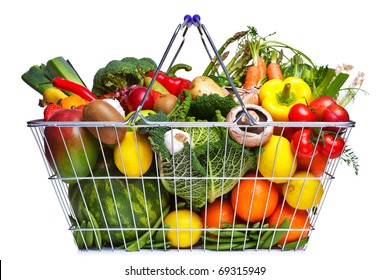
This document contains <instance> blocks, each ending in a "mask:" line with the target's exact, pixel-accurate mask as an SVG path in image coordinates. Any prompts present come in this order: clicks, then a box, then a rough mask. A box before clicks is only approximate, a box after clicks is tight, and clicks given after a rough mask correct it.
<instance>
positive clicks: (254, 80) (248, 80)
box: [244, 64, 260, 89]
mask: <svg viewBox="0 0 390 280" xmlns="http://www.w3.org/2000/svg"><path fill="white" fill-rule="evenodd" d="M259 80H260V67H259V66H258V65H254V64H252V65H251V66H249V67H248V70H247V72H246V76H245V82H244V89H249V88H250V87H253V86H257V84H258V82H259Z"/></svg>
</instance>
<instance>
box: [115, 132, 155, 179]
mask: <svg viewBox="0 0 390 280" xmlns="http://www.w3.org/2000/svg"><path fill="white" fill-rule="evenodd" d="M152 160H153V151H152V147H151V145H150V143H149V140H148V138H147V137H146V136H145V135H143V134H139V133H138V132H136V131H127V132H126V134H125V137H124V138H123V140H122V141H121V142H120V143H119V144H117V145H116V146H115V147H114V162H115V165H116V167H117V168H118V169H119V170H120V171H121V172H122V173H123V174H124V175H126V176H129V177H133V176H134V177H139V176H141V175H143V174H145V173H146V171H148V169H149V168H150V166H151V165H152Z"/></svg>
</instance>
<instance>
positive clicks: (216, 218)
mask: <svg viewBox="0 0 390 280" xmlns="http://www.w3.org/2000/svg"><path fill="white" fill-rule="evenodd" d="M200 216H201V217H202V220H203V223H204V225H205V226H206V227H208V228H211V227H213V228H223V226H222V222H227V223H230V224H234V209H233V206H232V204H231V203H230V201H229V200H228V199H223V198H221V197H220V198H217V199H216V200H215V201H214V202H212V203H207V204H206V205H205V206H204V207H202V209H201V210H200Z"/></svg>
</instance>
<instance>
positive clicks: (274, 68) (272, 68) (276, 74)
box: [267, 51, 283, 80]
mask: <svg viewBox="0 0 390 280" xmlns="http://www.w3.org/2000/svg"><path fill="white" fill-rule="evenodd" d="M267 77H268V80H272V79H281V80H283V74H282V70H280V65H279V62H278V58H277V52H276V51H273V52H272V56H271V62H270V63H269V64H268V67H267Z"/></svg>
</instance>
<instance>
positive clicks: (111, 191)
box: [28, 15, 355, 251]
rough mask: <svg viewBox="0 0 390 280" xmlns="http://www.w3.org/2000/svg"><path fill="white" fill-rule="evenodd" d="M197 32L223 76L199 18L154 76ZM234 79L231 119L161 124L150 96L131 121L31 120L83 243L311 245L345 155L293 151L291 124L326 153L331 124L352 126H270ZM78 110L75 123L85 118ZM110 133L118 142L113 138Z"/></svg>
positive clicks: (122, 246)
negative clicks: (147, 108)
mask: <svg viewBox="0 0 390 280" xmlns="http://www.w3.org/2000/svg"><path fill="white" fill-rule="evenodd" d="M191 26H195V27H196V28H197V29H198V30H199V32H200V35H201V39H202V42H203V44H204V45H205V49H206V50H207V51H208V48H207V42H206V41H205V40H204V36H205V37H206V38H207V40H208V43H209V44H210V45H211V48H212V50H213V51H214V53H215V55H216V56H217V58H218V59H219V60H220V64H221V66H222V68H223V69H224V70H225V71H226V69H225V68H224V64H223V61H222V60H221V58H220V56H219V54H218V51H217V50H216V48H215V46H214V44H213V42H212V40H211V38H210V35H209V34H208V32H207V30H206V28H205V26H204V25H203V24H201V23H200V17H199V16H197V15H196V16H194V17H190V16H186V17H185V18H184V22H183V23H182V24H179V26H178V27H177V29H176V30H175V32H174V35H173V37H172V40H171V41H170V43H169V45H168V48H167V50H166V52H165V53H164V55H163V58H162V59H161V62H160V64H159V65H158V67H157V70H156V73H157V72H158V71H159V70H160V69H161V67H162V65H163V64H164V61H165V59H166V57H167V54H168V52H169V51H170V48H171V46H172V44H173V41H174V40H175V38H176V36H177V34H178V33H179V32H180V31H183V41H182V42H181V44H180V46H179V49H178V51H177V52H176V54H175V56H174V59H173V61H172V63H171V65H170V67H171V66H172V64H173V62H174V60H175V59H176V57H177V55H178V53H179V51H180V49H181V48H182V46H183V44H184V36H185V34H186V32H187V30H188V28H190V27H191ZM208 54H209V56H210V57H211V54H210V52H209V51H208ZM227 77H228V79H229V80H230V82H231V86H232V89H233V93H234V95H235V96H236V97H237V100H238V106H237V107H236V108H235V112H236V114H235V115H234V116H233V117H232V119H230V120H228V119H226V120H224V121H201V122H198V121H194V122H190V121H181V122H177V121H170V120H168V119H165V120H164V119H161V118H160V117H161V114H159V113H157V114H154V115H149V116H143V115H142V114H141V108H142V105H143V102H145V98H146V95H145V98H144V100H143V102H141V105H140V106H139V107H138V109H137V110H136V112H135V114H134V115H133V116H132V118H131V119H130V120H129V121H127V122H125V123H118V122H89V121H42V120H34V121H30V122H28V127H29V128H30V129H31V131H32V133H33V135H34V138H35V140H36V143H37V145H38V148H39V150H40V152H41V154H42V158H43V161H44V164H45V166H46V170H47V172H48V176H49V180H50V181H51V183H52V185H53V188H54V190H55V193H56V196H57V198H58V201H59V203H60V205H61V208H62V210H63V213H64V215H65V219H66V222H67V226H68V228H69V230H70V231H71V232H72V235H73V237H74V241H75V243H76V245H77V247H78V248H80V249H83V250H101V251H102V250H107V249H108V250H127V251H138V250H141V249H151V250H157V249H159V250H168V249H172V248H175V249H201V250H218V251H222V250H260V249H266V250H274V249H277V250H298V249H305V248H306V246H307V244H308V240H309V238H310V235H311V234H312V231H313V230H314V228H315V224H316V221H317V218H318V216H319V214H320V212H321V209H322V206H323V204H324V200H325V197H326V194H327V192H328V190H329V188H330V185H331V182H332V181H333V179H334V178H335V171H336V168H337V166H338V163H339V161H340V157H336V158H333V157H332V156H330V155H329V156H328V157H325V156H321V157H320V158H319V157H318V156H317V154H316V153H313V155H312V156H310V157H307V158H305V159H304V160H301V159H300V158H298V156H297V153H294V152H292V151H291V148H290V142H289V141H288V140H286V139H287V138H286V137H287V134H288V133H289V131H290V130H291V129H294V130H295V131H301V133H302V134H303V132H304V131H305V130H306V129H310V130H315V131H316V134H315V135H316V137H315V139H313V136H312V137H311V141H312V143H314V148H315V149H317V148H318V147H319V146H320V145H321V143H322V141H323V139H322V138H321V137H322V136H321V135H323V134H322V133H321V132H324V131H327V130H329V129H331V130H332V131H333V133H334V135H335V137H336V138H338V139H342V140H343V141H344V142H347V140H348V137H349V134H350V132H351V129H352V128H353V127H354V125H355V124H354V122H352V121H351V122H275V121H269V120H268V119H267V112H264V111H262V110H260V111H256V110H257V109H258V108H252V107H250V106H247V105H245V104H244V103H243V102H242V100H241V99H240V96H239V94H238V92H237V89H236V87H235V86H234V84H233V82H232V81H231V79H230V77H229V75H227ZM155 79H156V77H155V76H154V77H153V79H152V83H151V85H152V84H153V82H154V81H155ZM151 85H150V86H149V88H148V92H149V91H150V89H151ZM183 103H184V102H183ZM75 112H76V110H74V112H73V114H76V115H75V116H72V117H73V118H74V119H75V120H77V119H80V116H79V115H77V114H81V113H77V112H76V113H75ZM216 114H217V115H216V117H217V118H218V117H219V116H220V115H218V114H219V113H218V112H217V113H216ZM159 118H160V119H159ZM139 120H140V121H139ZM106 133H110V134H111V135H114V139H115V141H113V142H111V143H106V141H105V140H104V138H103V137H102V136H103V134H106ZM254 134H255V136H254ZM286 141H287V142H286ZM301 141H302V140H299V142H301ZM253 143H255V144H254V145H257V147H260V148H253V146H251V145H253ZM298 145H299V143H298ZM330 149H331V150H333V149H336V147H335V146H332V147H331V148H330ZM226 209H228V210H226ZM226 213H227V214H226ZM215 221H216V224H215V223H212V222H215Z"/></svg>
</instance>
